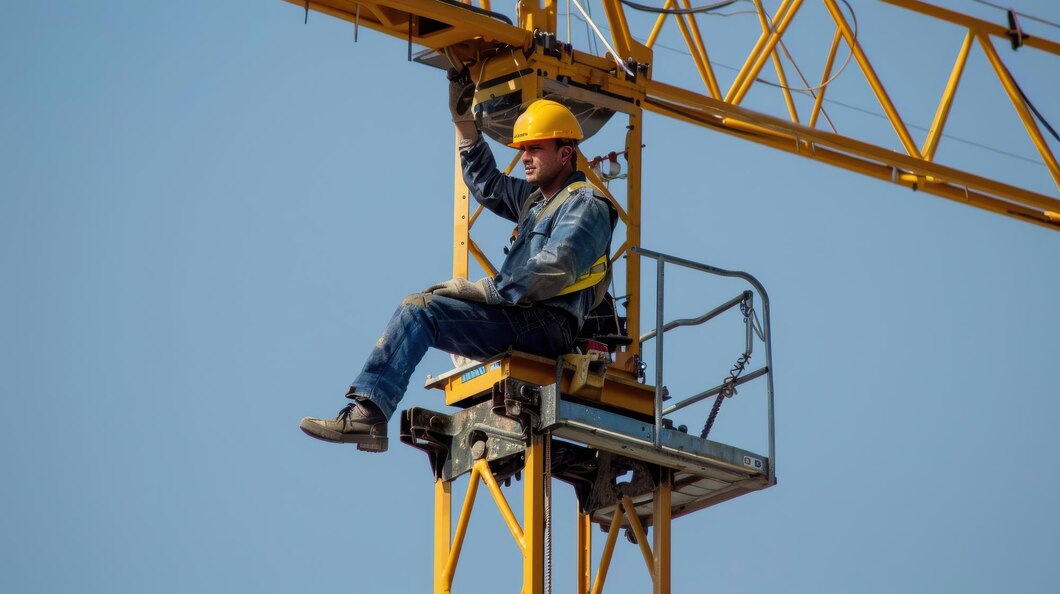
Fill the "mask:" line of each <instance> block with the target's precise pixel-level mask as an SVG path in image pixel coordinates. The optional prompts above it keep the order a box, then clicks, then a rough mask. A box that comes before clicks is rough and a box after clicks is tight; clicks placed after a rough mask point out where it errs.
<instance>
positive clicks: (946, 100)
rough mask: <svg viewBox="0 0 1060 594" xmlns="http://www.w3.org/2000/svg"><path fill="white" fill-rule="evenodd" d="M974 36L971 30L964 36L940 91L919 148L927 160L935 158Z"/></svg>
mask: <svg viewBox="0 0 1060 594" xmlns="http://www.w3.org/2000/svg"><path fill="white" fill-rule="evenodd" d="M974 38H975V34H974V33H972V31H971V30H969V31H968V34H967V35H965V36H964V43H963V44H961V50H960V51H959V52H958V53H957V61H956V62H955V63H954V64H953V70H952V71H951V72H950V79H949V81H947V82H946V89H945V90H944V91H943V92H942V99H941V100H940V101H939V108H938V110H937V111H936V112H935V119H934V120H933V121H932V122H931V130H929V131H928V135H927V138H926V139H924V147H923V148H922V149H920V153H921V154H922V155H923V156H924V159H925V160H927V161H931V160H933V159H934V158H935V149H936V148H938V145H939V139H940V138H942V130H943V129H944V128H945V127H946V118H948V117H949V115H950V106H952V105H953V98H954V97H955V96H956V95H957V85H959V84H960V83H961V74H963V73H964V65H965V64H966V63H967V62H968V52H969V50H971V49H972V40H973V39H974Z"/></svg>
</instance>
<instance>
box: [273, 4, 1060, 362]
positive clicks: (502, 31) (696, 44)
mask: <svg viewBox="0 0 1060 594" xmlns="http://www.w3.org/2000/svg"><path fill="white" fill-rule="evenodd" d="M288 1H290V2H291V3H293V4H296V5H298V6H303V5H304V3H303V2H301V1H299V0H288ZM527 1H528V2H532V1H534V0H527ZM537 1H539V2H540V1H541V0H537ZM802 1H803V0H783V1H782V2H781V5H780V7H779V8H778V10H777V12H776V14H775V15H774V17H773V19H772V22H771V23H769V27H768V29H769V33H768V34H767V33H766V32H765V31H763V33H762V35H761V36H760V37H759V39H758V41H757V42H756V44H755V47H754V48H753V49H752V50H751V53H750V54H749V55H748V58H747V62H746V63H745V64H744V65H743V67H742V68H741V69H740V72H739V73H738V75H737V76H736V79H735V80H734V81H733V84H732V87H731V88H730V89H729V91H728V94H727V99H728V101H729V103H730V105H728V106H724V105H717V103H721V102H717V101H716V100H715V98H714V89H713V88H712V85H711V84H710V83H709V82H708V86H707V92H706V93H705V96H704V94H696V93H693V92H691V91H684V90H683V89H681V91H682V92H683V94H682V98H680V99H675V97H674V96H673V94H672V93H671V91H672V90H673V89H676V88H677V87H672V86H668V85H665V84H664V83H662V82H661V81H658V80H649V79H650V77H641V78H640V79H630V78H629V77H627V76H626V75H625V73H623V72H621V71H620V70H619V69H617V68H615V65H614V63H613V62H611V61H609V60H607V59H604V58H602V57H598V56H592V55H589V54H585V53H582V52H578V51H575V52H573V54H571V55H568V56H567V57H565V58H563V59H562V60H561V59H559V58H554V57H552V56H544V55H541V54H540V53H534V52H533V51H532V33H531V32H530V31H527V30H525V29H521V28H520V27H518V26H515V25H507V24H505V23H503V22H501V21H499V20H497V19H495V18H491V17H489V16H487V15H484V14H479V13H477V12H474V11H472V10H470V9H469V8H465V7H461V6H459V5H453V4H448V3H445V2H440V1H438V0H369V1H366V2H355V1H354V0H318V1H315V2H310V4H309V6H310V8H313V9H315V10H319V11H321V12H325V13H327V14H331V15H334V16H337V17H339V18H343V19H346V20H349V21H351V22H352V21H355V20H358V16H357V15H358V12H359V24H360V25H364V26H365V27H369V28H372V29H375V30H379V31H382V32H384V33H387V34H389V35H393V36H395V37H398V38H402V39H407V38H408V36H409V31H410V25H412V27H411V31H412V42H413V43H416V44H419V45H424V46H426V47H433V48H435V49H441V48H440V47H439V46H440V44H444V43H456V44H458V45H459V47H460V48H462V49H461V50H460V51H458V54H460V55H462V56H467V57H469V58H474V57H475V56H476V55H480V53H481V52H490V51H495V50H496V48H501V47H504V46H514V47H518V48H523V49H525V50H528V51H530V55H529V57H528V60H530V63H531V64H538V68H539V69H542V71H543V72H548V74H546V75H544V76H546V77H549V78H558V77H565V78H569V80H570V81H571V82H572V83H576V84H579V85H582V86H583V87H593V88H599V89H600V90H601V91H602V92H605V93H607V94H609V95H610V96H612V97H620V98H625V99H628V100H629V101H630V102H631V103H630V110H631V111H638V110H639V107H640V105H639V103H638V101H641V100H645V99H647V100H648V102H647V103H645V105H647V106H649V108H650V109H651V110H653V111H655V112H656V113H661V114H664V115H667V116H673V117H677V118H678V119H682V120H689V119H697V118H698V117H699V115H695V116H693V117H692V118H689V117H687V116H688V115H689V114H688V113H683V114H682V113H674V112H673V111H672V110H668V109H666V108H665V106H666V104H668V103H676V104H679V105H681V106H683V108H690V109H692V111H693V112H696V113H697V114H701V112H703V111H708V112H710V113H712V114H713V115H715V116H720V118H721V121H715V122H712V123H710V124H709V125H708V127H710V128H712V129H717V130H721V131H726V132H729V133H732V134H736V135H738V136H740V137H742V138H747V139H750V140H755V141H758V142H762V143H763V144H766V145H768V146H774V145H776V146H777V147H778V148H782V149H783V150H787V151H789V152H794V153H796V154H801V155H803V156H806V157H809V158H813V159H816V160H819V161H822V162H827V163H830V164H832V165H835V166H839V167H843V168H847V169H851V170H853V171H857V172H860V173H865V174H868V175H872V176H873V177H880V174H879V172H878V171H877V169H878V168H880V167H882V168H883V169H885V170H887V169H888V168H889V173H888V176H889V177H890V178H893V179H892V181H896V183H901V184H902V185H907V186H910V187H911V186H912V185H913V183H912V182H908V178H906V177H902V176H903V175H912V176H915V178H917V179H924V180H927V181H928V182H930V183H928V184H924V183H917V184H916V185H917V188H918V189H921V190H924V191H928V192H931V193H933V194H936V195H940V196H944V197H948V198H954V196H955V193H956V191H957V190H959V193H961V194H967V199H962V200H961V201H962V202H965V203H968V204H974V205H977V206H981V207H984V208H987V209H988V210H991V211H993V212H998V213H1001V214H1005V215H1007V216H1013V217H1016V218H1019V219H1021V220H1028V221H1031V222H1035V223H1038V224H1042V225H1044V226H1046V227H1048V228H1052V229H1056V228H1058V226H1057V224H1056V221H1055V219H1056V217H1055V213H1057V212H1060V202H1058V201H1057V199H1056V198H1055V197H1052V196H1046V195H1043V194H1040V193H1037V192H1033V191H1030V190H1027V189H1025V188H1020V187H1016V186H1012V185H1009V184H1004V183H1000V182H996V181H993V180H989V179H985V178H982V177H980V176H976V175H974V174H971V173H968V172H965V171H960V170H958V169H955V168H952V167H945V166H941V165H938V164H935V163H932V161H933V160H934V158H935V155H936V154H937V149H938V145H939V144H940V142H941V140H940V139H941V138H942V129H943V127H944V124H945V121H946V115H947V113H948V111H949V109H950V107H951V105H952V103H953V101H954V96H955V83H956V78H955V77H956V76H957V75H958V74H959V73H960V70H961V69H960V68H955V69H954V71H953V73H951V74H950V79H951V84H949V85H947V90H946V91H945V92H944V93H943V96H942V98H941V100H940V103H939V111H938V112H937V113H936V117H935V122H934V123H933V125H932V130H933V132H932V133H930V134H929V135H928V137H927V138H926V139H925V141H924V143H923V147H922V148H921V147H918V146H916V144H915V143H914V142H913V140H912V137H911V136H910V135H909V132H908V130H907V129H906V126H905V124H904V122H903V120H902V118H901V116H900V115H899V113H898V110H897V109H896V108H895V106H894V105H893V103H892V102H891V100H890V98H889V95H888V94H887V92H886V90H885V88H884V85H883V83H882V81H881V80H880V79H879V78H878V77H877V76H876V74H875V72H874V70H873V69H872V65H871V62H870V60H869V57H868V55H867V52H866V51H865V49H864V48H862V47H860V45H859V44H858V43H857V42H856V40H855V39H854V38H853V32H852V31H851V30H850V28H849V26H847V25H846V20H845V17H844V15H843V14H842V12H841V11H839V9H838V6H837V5H836V3H835V1H834V0H822V2H823V3H824V4H825V6H826V8H827V9H828V11H829V13H831V15H832V18H833V19H834V20H835V21H836V23H837V35H838V36H839V37H843V38H844V39H845V40H846V41H847V43H848V45H850V46H851V48H852V52H853V54H854V58H853V59H856V61H857V62H858V65H859V66H860V68H861V70H862V73H863V74H864V75H865V77H866V79H867V81H868V82H869V84H870V86H871V87H872V89H873V92H874V93H875V95H876V97H877V99H878V100H879V102H880V104H881V106H882V107H883V109H884V111H885V112H886V116H887V118H888V119H889V120H890V122H891V124H892V126H893V127H894V128H895V131H896V133H897V135H898V138H899V140H900V141H901V144H902V146H903V147H904V148H905V151H906V153H908V155H901V154H897V153H894V152H893V151H891V150H890V149H889V148H884V147H880V146H877V145H874V144H870V143H865V142H860V141H858V140H856V139H854V138H850V137H846V136H842V135H837V136H835V137H833V138H828V139H822V138H820V137H819V136H815V134H821V133H823V132H820V131H817V130H815V129H814V128H815V126H816V124H817V118H818V116H819V115H820V114H822V113H823V111H822V110H821V108H820V106H821V104H822V102H823V97H822V95H823V93H824V92H825V89H824V88H822V89H821V90H820V92H819V93H818V95H817V97H816V100H815V103H814V108H813V110H812V111H811V114H810V119H809V123H810V126H809V128H810V129H813V130H809V129H808V128H806V127H804V126H801V125H799V124H798V123H796V122H787V123H785V124H779V123H778V122H777V121H776V120H777V119H778V118H774V117H772V116H770V115H768V114H763V113H759V112H745V111H742V110H741V109H740V108H739V105H738V103H739V101H740V100H741V99H742V97H743V95H744V94H746V92H747V90H748V89H749V88H750V86H751V85H752V84H753V83H754V78H755V76H756V75H757V73H758V72H759V71H760V70H761V67H762V65H763V64H764V63H765V61H766V60H768V59H770V57H772V56H773V55H774V50H775V46H776V44H777V43H778V42H779V40H780V37H781V35H782V34H783V33H784V30H785V29H786V28H787V25H788V24H790V22H791V20H792V18H793V16H794V14H795V12H796V11H797V10H798V9H799V7H800V5H801V3H802ZM883 1H884V2H886V3H888V4H892V5H895V6H898V7H901V8H904V9H908V10H911V11H914V12H916V13H919V14H923V15H928V16H931V17H933V18H937V19H941V20H944V21H948V22H951V23H954V24H956V25H960V26H963V27H965V28H966V29H968V30H970V31H972V32H973V34H974V35H975V36H981V37H983V38H987V37H993V38H1002V39H1008V34H1007V30H1006V29H1005V28H1004V27H1002V26H999V25H996V24H993V23H988V22H986V21H982V20H979V19H975V18H972V17H968V16H965V15H961V14H959V13H956V12H953V11H950V10H946V9H943V8H940V7H936V6H933V5H931V4H927V3H924V2H918V1H916V0H883ZM554 5H555V2H554V1H551V0H550V4H549V6H553V7H554ZM681 5H682V3H678V2H677V1H676V0H667V2H666V4H665V6H669V7H678V6H681ZM605 6H606V7H607V9H608V11H609V19H611V21H612V33H613V34H614V35H615V38H616V40H622V41H623V42H624V43H625V42H628V43H629V50H628V51H624V52H623V53H627V54H628V53H630V52H631V53H633V54H638V49H637V48H643V52H646V54H643V55H647V56H649V57H650V55H651V54H650V48H648V47H647V46H643V45H641V44H639V43H638V42H636V41H635V39H634V37H633V35H632V33H631V32H630V31H629V24H628V21H627V20H626V19H625V16H624V10H625V9H624V8H623V7H622V6H621V4H620V3H619V2H618V1H617V0H607V2H606V3H605ZM547 7H548V6H546V9H547ZM671 16H674V15H671ZM665 18H670V17H669V16H666V15H663V16H662V17H660V19H659V20H657V21H656V22H655V23H654V25H655V30H653V35H652V37H651V38H650V39H649V41H650V42H651V43H654V42H655V38H657V32H658V30H659V29H661V27H662V23H663V22H665ZM679 21H680V22H681V23H685V24H692V23H695V20H694V19H690V20H689V21H684V20H683V19H679ZM686 41H688V42H690V49H691V50H692V53H693V56H696V55H699V56H700V57H703V56H705V55H706V53H705V52H706V45H705V44H702V41H703V39H702V36H701V35H698V34H697V32H696V31H695V30H694V29H690V30H688V36H687V38H686ZM833 45H836V44H833ZM981 45H983V46H984V51H986V52H987V55H988V58H989V59H990V61H991V64H992V65H993V66H994V68H995V70H996V71H997V72H998V76H999V79H1000V80H1001V83H1002V85H1003V86H1004V87H1005V89H1006V92H1008V93H1009V95H1010V97H1013V96H1014V95H1013V88H1014V87H1013V84H1012V81H1011V80H1010V79H1011V77H1009V76H1008V75H1007V74H1006V73H1005V71H1004V70H1003V65H1001V64H1000V60H999V59H998V58H997V55H996V51H991V49H992V48H991V47H990V44H981ZM1025 46H1026V47H1030V48H1035V49H1038V50H1042V51H1045V52H1048V53H1052V54H1054V55H1060V44H1058V43H1056V42H1054V41H1051V40H1048V39H1045V38H1043V37H1040V36H1033V37H1030V38H1029V39H1027V40H1025ZM491 48H493V49H491ZM962 53H963V51H962ZM521 55H522V54H521ZM643 55H642V56H641V57H643ZM634 57H635V58H636V57H637V56H636V55H634ZM774 59H775V58H774ZM834 59H835V51H834V50H833V51H830V52H829V56H828V67H827V68H826V69H825V73H826V76H823V77H822V81H827V80H828V78H829V76H830V74H831V65H832V64H833V62H834ZM958 61H961V57H960V56H959V58H958ZM700 65H702V66H703V67H704V68H707V67H709V61H706V62H703V61H697V68H699V66H700ZM700 74H701V77H702V76H703V75H704V73H703V72H701V73H700ZM778 74H779V71H778ZM531 84H533V83H532V81H531ZM530 92H532V93H533V94H535V95H536V94H537V93H536V89H531V90H530ZM689 97H694V98H693V99H689ZM712 101H714V102H715V103H713V104H712V103H711V102H712ZM785 101H786V102H787V103H788V118H787V119H792V111H793V110H792V109H791V107H792V106H791V103H790V101H788V100H787V99H785ZM1013 104H1014V105H1015V106H1016V110H1017V112H1018V113H1019V115H1020V118H1021V120H1022V121H1023V123H1024V126H1025V127H1026V131H1027V133H1028V134H1029V135H1030V137H1031V139H1032V142H1033V143H1034V144H1035V146H1036V147H1037V149H1038V151H1039V152H1040V153H1041V154H1042V157H1043V160H1044V161H1045V166H1046V168H1047V169H1048V171H1049V173H1050V175H1051V176H1052V178H1053V181H1054V182H1055V183H1056V185H1057V186H1058V187H1060V167H1058V166H1057V165H1056V159H1055V158H1054V157H1053V154H1052V152H1051V150H1050V148H1049V146H1048V145H1047V144H1046V143H1045V141H1044V140H1043V139H1042V138H1041V134H1040V132H1039V131H1038V130H1037V125H1035V123H1034V121H1033V119H1032V118H1031V116H1029V115H1026V113H1027V110H1026V108H1025V106H1024V105H1023V102H1022V99H1013ZM679 111H680V110H679ZM697 123H702V122H697ZM763 130H766V131H763ZM778 139H780V140H782V141H783V142H780V143H777V142H776V141H777V140H778ZM822 148H827V149H828V151H825V152H826V153H827V152H829V151H830V152H831V154H826V155H825V156H824V157H820V156H818V155H816V154H815V153H817V152H819V151H820V150H821V149H822ZM921 151H923V153H921ZM638 168H639V161H638V164H636V165H634V164H632V163H631V165H630V174H631V176H635V177H637V178H638V180H639V173H638V172H637V169H638ZM631 187H632V186H631ZM633 210H636V213H634V212H632V211H633ZM625 214H626V215H627V216H624V217H623V221H624V222H626V223H627V225H629V223H630V221H633V220H635V221H636V224H634V225H630V226H631V227H635V229H634V230H633V234H632V235H630V236H629V237H627V240H630V245H637V242H638V240H639V235H637V230H638V229H639V216H640V212H639V204H636V205H635V207H634V208H630V207H628V206H627V209H626V213H625ZM457 216H460V214H457ZM470 222H471V221H470V220H469V224H470ZM460 234H461V229H459V228H457V229H456V235H460ZM466 245H467V248H468V249H469V250H470V251H471V255H473V256H476V257H478V258H479V259H480V260H482V261H484V260H485V258H483V257H481V254H479V255H476V254H475V252H474V249H473V248H472V244H471V242H467V243H466ZM457 246H458V243H457V242H456V241H454V253H455V252H456V250H457ZM460 258H461V257H460V256H457V259H460ZM635 267H636V265H635V264H634V268H635ZM461 269H463V265H462V264H461V262H459V261H457V260H454V271H456V272H459V271H460V270H461ZM634 273H635V274H636V273H637V271H636V270H634ZM628 360H629V356H627V357H626V359H625V360H624V362H626V363H628Z"/></svg>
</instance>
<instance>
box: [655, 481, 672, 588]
mask: <svg viewBox="0 0 1060 594" xmlns="http://www.w3.org/2000/svg"><path fill="white" fill-rule="evenodd" d="M672 488H673V476H672V474H671V472H670V471H669V470H666V471H663V477H662V480H661V481H660V482H659V486H658V487H656V489H655V494H654V499H653V501H652V507H653V509H652V515H653V521H652V527H651V532H652V552H653V553H654V555H655V557H654V560H655V571H654V574H653V575H654V576H655V581H654V584H653V585H654V586H655V587H654V589H653V590H652V593H653V594H670V519H671V518H670V513H671V511H672V510H671V507H670V495H671V491H672Z"/></svg>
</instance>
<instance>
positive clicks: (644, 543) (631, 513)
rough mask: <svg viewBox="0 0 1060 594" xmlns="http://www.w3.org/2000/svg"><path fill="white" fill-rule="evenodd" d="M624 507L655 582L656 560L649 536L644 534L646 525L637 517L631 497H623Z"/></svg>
mask: <svg viewBox="0 0 1060 594" xmlns="http://www.w3.org/2000/svg"><path fill="white" fill-rule="evenodd" d="M622 507H623V509H625V510H626V521H628V522H629V527H630V528H631V529H632V530H633V535H634V536H636V537H637V546H638V547H639V548H640V554H641V556H642V557H644V564H645V565H646V566H647V567H648V575H650V576H651V579H652V581H655V559H654V557H652V554H651V547H650V546H649V545H648V535H647V534H646V533H645V532H644V525H643V524H641V522H640V516H638V515H637V509H636V507H634V505H633V500H632V499H630V497H629V495H623V496H622Z"/></svg>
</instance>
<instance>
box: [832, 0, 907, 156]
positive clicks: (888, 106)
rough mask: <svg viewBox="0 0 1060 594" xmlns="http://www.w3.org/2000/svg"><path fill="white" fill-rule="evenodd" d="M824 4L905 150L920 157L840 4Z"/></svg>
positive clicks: (833, 0)
mask: <svg viewBox="0 0 1060 594" xmlns="http://www.w3.org/2000/svg"><path fill="white" fill-rule="evenodd" d="M824 5H825V7H826V8H828V12H829V13H830V14H831V15H832V20H834V21H835V24H836V26H838V27H839V30H840V32H842V33H843V38H844V39H845V40H846V42H847V45H848V46H850V50H851V51H852V52H854V60H855V61H856V62H857V63H858V66H860V67H861V72H862V74H864V75H865V79H866V80H867V81H868V83H869V87H871V88H872V92H873V93H874V94H875V95H876V100H877V101H879V102H880V106H881V107H883V111H884V113H886V114H887V119H888V120H889V121H890V122H891V127H892V128H894V131H895V133H897V134H898V139H899V140H901V142H902V146H904V147H905V150H906V152H907V153H909V155H911V156H913V157H919V156H920V151H919V149H917V148H916V143H915V142H913V137H912V136H910V135H909V130H908V129H907V128H906V127H905V122H903V121H902V118H901V116H899V115H898V110H897V109H895V107H894V103H892V102H891V98H890V96H889V95H888V94H887V90H886V89H884V88H883V83H882V82H880V78H879V77H878V76H876V70H875V69H873V67H872V64H871V63H869V58H868V56H866V55H865V51H864V50H862V49H861V43H859V42H858V40H857V38H855V37H854V32H853V31H852V30H851V29H850V25H849V24H848V23H847V19H846V17H845V16H843V13H842V12H841V11H840V10H839V6H838V5H836V3H835V0H824Z"/></svg>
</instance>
